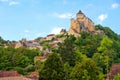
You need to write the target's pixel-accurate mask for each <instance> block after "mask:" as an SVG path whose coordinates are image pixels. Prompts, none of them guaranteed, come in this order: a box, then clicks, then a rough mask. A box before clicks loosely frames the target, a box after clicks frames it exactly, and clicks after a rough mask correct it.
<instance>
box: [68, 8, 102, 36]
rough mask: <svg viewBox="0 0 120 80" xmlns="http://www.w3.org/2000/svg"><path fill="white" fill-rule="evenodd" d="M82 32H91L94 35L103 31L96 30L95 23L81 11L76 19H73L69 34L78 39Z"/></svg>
mask: <svg viewBox="0 0 120 80" xmlns="http://www.w3.org/2000/svg"><path fill="white" fill-rule="evenodd" d="M81 31H85V32H90V33H94V34H99V33H101V31H96V30H95V26H94V23H93V21H92V20H91V19H89V18H88V17H86V16H85V15H84V13H82V11H81V10H80V11H79V12H78V13H77V14H76V19H73V18H72V19H71V23H70V29H69V31H68V34H72V35H75V36H76V37H77V36H79V33H80V32H81Z"/></svg>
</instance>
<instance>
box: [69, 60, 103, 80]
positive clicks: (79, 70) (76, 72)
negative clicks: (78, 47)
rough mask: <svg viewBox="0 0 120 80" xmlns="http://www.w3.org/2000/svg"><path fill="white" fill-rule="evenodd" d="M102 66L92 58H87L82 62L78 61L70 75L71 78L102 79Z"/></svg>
mask: <svg viewBox="0 0 120 80" xmlns="http://www.w3.org/2000/svg"><path fill="white" fill-rule="evenodd" d="M100 73H101V71H100V68H98V67H97V65H96V63H95V62H94V61H93V60H91V59H86V60H84V61H83V62H82V63H77V64H76V65H75V67H74V68H73V70H72V72H71V74H70V76H71V80H100V76H99V75H100Z"/></svg>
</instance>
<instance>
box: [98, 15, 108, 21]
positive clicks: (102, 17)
mask: <svg viewBox="0 0 120 80" xmlns="http://www.w3.org/2000/svg"><path fill="white" fill-rule="evenodd" d="M107 17H108V15H107V14H101V15H99V16H98V20H99V21H100V22H103V21H104V20H105V19H107Z"/></svg>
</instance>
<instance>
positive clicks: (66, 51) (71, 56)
mask: <svg viewBox="0 0 120 80" xmlns="http://www.w3.org/2000/svg"><path fill="white" fill-rule="evenodd" d="M74 41H75V37H74V36H73V35H67V36H66V39H65V41H64V42H63V43H59V44H58V45H59V48H58V53H59V54H60V55H61V57H62V60H63V61H64V63H65V62H68V63H69V65H70V66H74V65H75V56H76V53H75V44H74Z"/></svg>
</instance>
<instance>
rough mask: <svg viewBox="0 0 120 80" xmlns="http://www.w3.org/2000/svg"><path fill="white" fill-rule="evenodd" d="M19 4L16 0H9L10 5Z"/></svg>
mask: <svg viewBox="0 0 120 80" xmlns="http://www.w3.org/2000/svg"><path fill="white" fill-rule="evenodd" d="M18 4H19V2H16V1H11V2H9V5H10V6H12V5H18Z"/></svg>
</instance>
